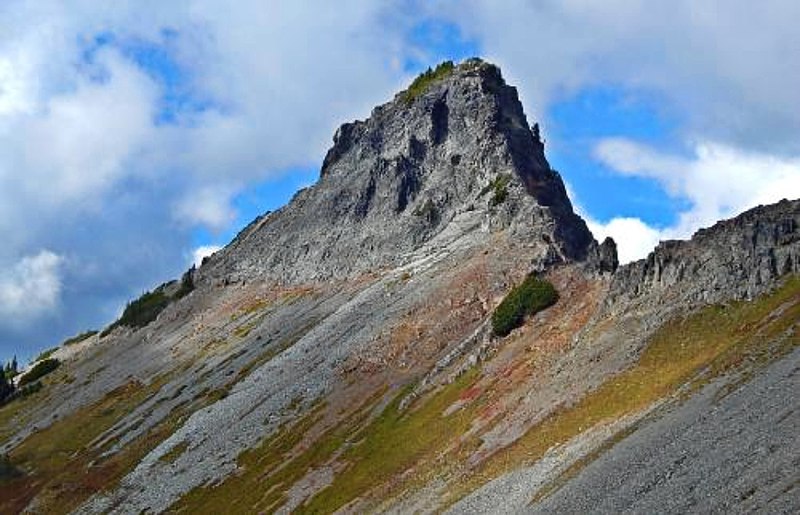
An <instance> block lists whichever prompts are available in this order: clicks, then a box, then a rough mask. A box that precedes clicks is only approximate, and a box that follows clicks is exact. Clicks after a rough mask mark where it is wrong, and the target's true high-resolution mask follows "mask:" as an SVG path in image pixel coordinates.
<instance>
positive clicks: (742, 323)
mask: <svg viewBox="0 0 800 515" xmlns="http://www.w3.org/2000/svg"><path fill="white" fill-rule="evenodd" d="M798 320H800V278H798V277H797V276H794V277H791V278H789V279H788V280H787V281H786V283H785V284H784V285H783V286H782V287H781V288H780V289H779V290H777V291H776V292H774V293H773V294H771V295H768V296H765V297H762V298H760V299H758V300H756V301H753V302H736V303H731V304H729V305H727V306H710V307H707V308H704V309H702V310H700V311H699V312H698V313H696V314H694V315H691V316H689V317H687V318H684V319H678V320H673V321H672V322H670V323H667V324H666V325H665V326H663V327H662V328H661V329H660V330H659V331H658V332H657V333H656V334H655V335H654V337H653V338H652V339H651V341H650V343H649V345H648V346H647V348H646V349H645V351H644V352H643V354H642V356H641V357H640V359H639V361H638V362H637V363H636V364H635V365H634V366H633V367H631V368H630V369H628V370H626V371H624V372H622V373H620V374H618V375H617V376H615V377H612V378H610V379H609V380H608V381H606V382H605V383H604V384H602V385H601V386H600V387H599V388H597V389H596V390H594V391H592V392H590V393H588V394H587V395H586V396H584V397H583V398H582V399H580V400H578V401H577V402H576V403H575V404H573V405H572V406H569V407H564V408H562V409H560V410H558V411H556V412H555V413H554V414H552V415H551V416H550V417H548V418H547V419H545V420H544V421H543V422H542V423H540V424H538V425H536V426H534V427H533V428H531V429H530V430H529V431H528V432H527V433H526V434H525V435H524V436H523V437H522V438H520V439H519V440H518V441H516V442H515V443H514V444H513V445H511V446H509V447H507V448H505V449H503V450H502V451H500V452H498V453H496V454H495V455H493V456H492V457H491V458H490V459H488V460H486V461H485V462H484V463H483V464H482V466H481V467H479V468H478V469H476V470H474V471H472V472H470V473H469V474H467V475H466V476H465V477H463V478H462V479H463V481H462V482H460V484H459V485H458V486H457V487H456V488H454V491H453V494H454V495H453V497H452V500H453V501H454V500H457V499H458V498H461V497H463V496H464V495H465V494H466V493H468V492H470V491H472V490H474V489H475V488H477V487H479V486H480V485H481V484H483V483H485V482H486V481H487V480H489V479H492V478H495V477H498V476H499V475H501V474H503V473H505V472H509V471H511V470H513V469H515V468H519V467H521V466H524V465H529V464H532V463H534V462H536V461H537V460H538V459H539V458H541V457H542V456H543V455H544V453H545V452H546V451H547V450H548V449H550V448H551V447H553V446H555V445H558V444H560V443H563V442H566V441H567V440H569V439H570V438H573V437H575V436H577V435H578V434H580V433H581V432H582V431H584V430H587V429H589V428H591V427H594V426H596V425H597V424H602V423H604V422H607V421H611V420H615V419H618V418H620V417H622V416H624V415H627V414H630V413H634V412H636V411H638V410H641V409H643V408H645V407H647V406H649V405H650V404H652V403H653V402H655V401H657V400H659V399H661V398H664V397H665V396H668V395H672V394H675V393H677V391H678V389H679V388H680V387H682V386H685V385H688V386H690V387H692V388H697V387H699V386H701V385H702V384H705V383H706V382H707V381H708V380H710V379H712V378H714V377H718V376H719V375H721V374H723V373H725V372H727V371H729V370H731V369H734V368H736V369H739V370H741V371H742V372H744V374H745V376H746V375H747V374H749V373H752V371H753V370H754V368H755V367H757V366H759V365H762V364H764V363H767V362H769V361H771V360H773V359H775V358H776V357H779V356H781V355H784V354H785V352H787V351H788V350H790V349H792V348H794V347H795V346H797V345H798V343H800V337H798V334H797V332H796V330H797V327H796V326H797V322H798ZM744 365H748V367H749V368H748V367H744Z"/></svg>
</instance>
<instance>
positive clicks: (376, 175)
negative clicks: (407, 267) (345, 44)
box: [199, 59, 596, 284]
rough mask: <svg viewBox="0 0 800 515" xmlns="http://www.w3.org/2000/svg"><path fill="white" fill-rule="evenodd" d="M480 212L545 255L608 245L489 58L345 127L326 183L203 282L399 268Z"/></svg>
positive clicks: (247, 233) (286, 280)
mask: <svg viewBox="0 0 800 515" xmlns="http://www.w3.org/2000/svg"><path fill="white" fill-rule="evenodd" d="M472 211H475V212H478V213H479V214H481V215H483V216H482V222H481V223H482V225H483V226H484V227H485V228H486V229H487V230H490V231H491V230H499V229H503V228H508V227H512V228H513V229H514V230H515V231H517V232H518V233H519V236H520V239H521V240H528V241H530V242H533V243H535V244H537V245H539V246H541V247H542V252H541V255H542V256H543V258H542V259H543V260H544V261H570V260H581V259H584V258H586V257H587V255H588V254H589V253H590V251H591V250H592V249H595V247H596V243H595V242H594V240H593V238H592V235H591V233H590V232H589V230H588V228H587V227H586V224H585V223H584V222H583V220H582V219H581V218H580V217H578V216H577V215H576V214H575V213H574V212H573V209H572V205H571V203H570V201H569V198H568V197H567V194H566V190H565V188H564V184H563V182H562V180H561V177H560V176H559V175H558V173H557V172H555V171H554V170H552V169H551V168H550V165H549V164H548V162H547V160H546V159H545V156H544V145H543V143H542V142H541V141H540V140H539V138H538V135H534V132H532V130H531V128H530V127H529V125H528V122H527V120H526V118H525V114H524V113H523V110H522V104H521V103H520V101H519V98H518V97H517V91H516V89H515V88H514V87H512V86H509V85H507V84H506V83H505V81H504V80H503V77H502V75H501V74H500V70H499V69H498V68H497V67H496V66H494V65H491V64H488V63H485V62H483V61H481V60H478V59H472V60H469V61H466V62H465V63H462V64H460V65H458V66H456V67H455V68H454V70H453V71H452V72H451V73H450V74H449V75H448V76H446V77H442V78H439V79H438V80H435V81H434V82H433V83H431V84H429V85H428V86H427V88H426V89H425V90H424V92H422V93H421V94H419V95H417V96H415V97H410V96H409V95H407V94H403V93H401V94H398V95H397V96H396V97H395V98H394V100H392V101H391V102H388V103H386V104H384V105H381V106H378V107H376V108H375V109H374V110H373V111H372V115H371V116H370V117H369V119H367V120H365V121H355V122H352V123H346V124H344V125H342V126H341V127H340V128H339V129H338V130H337V131H336V135H335V136H334V144H333V147H332V148H331V149H330V150H329V151H328V153H327V156H326V157H325V161H324V163H323V166H322V171H321V174H320V179H319V182H318V183H317V184H315V185H314V186H311V187H309V188H306V189H304V190H302V191H300V192H299V193H297V195H295V197H294V198H293V199H292V201H291V202H290V203H289V204H288V205H287V206H286V207H284V208H283V209H280V210H278V211H276V212H274V213H271V214H269V215H266V216H264V217H262V218H260V219H257V220H256V221H254V222H253V223H252V224H251V225H250V226H249V227H248V228H246V229H245V230H244V231H242V233H241V234H240V235H239V236H238V237H237V238H236V239H235V240H234V241H233V242H232V244H231V245H230V246H228V247H227V248H226V249H225V250H224V251H222V252H220V253H218V254H217V255H215V256H214V257H213V258H212V259H211V260H210V261H209V262H208V264H207V266H204V267H203V268H202V269H201V273H200V274H199V276H200V282H203V281H209V280H215V279H216V280H222V281H225V282H230V281H239V280H243V279H244V280H246V279H248V278H254V277H258V278H262V279H264V278H266V279H267V280H274V281H275V282H279V283H282V284H297V283H302V282H309V281H321V280H329V279H338V278H345V277H351V276H354V275H358V274H359V273H363V272H369V271H375V270H379V269H382V268H386V267H390V266H397V265H400V264H403V262H404V259H407V257H408V255H409V254H410V253H411V252H413V251H414V250H416V249H419V248H420V247H421V246H422V245H423V244H425V243H426V242H428V241H430V240H431V239H432V238H433V237H435V236H436V235H437V234H439V233H441V232H442V231H443V230H444V229H445V228H447V226H448V225H449V224H450V223H451V222H452V221H453V220H454V218H456V217H457V216H458V215H459V214H463V213H465V212H472ZM595 253H596V252H595Z"/></svg>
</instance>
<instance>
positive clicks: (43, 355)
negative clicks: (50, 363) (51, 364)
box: [33, 347, 58, 361]
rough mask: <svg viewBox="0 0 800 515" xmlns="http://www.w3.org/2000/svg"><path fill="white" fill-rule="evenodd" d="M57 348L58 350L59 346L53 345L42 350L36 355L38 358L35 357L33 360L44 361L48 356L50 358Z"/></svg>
mask: <svg viewBox="0 0 800 515" xmlns="http://www.w3.org/2000/svg"><path fill="white" fill-rule="evenodd" d="M57 350H58V347H53V348H52V349H46V350H43V351H42V352H40V353H39V355H38V356H36V359H34V360H33V361H44V360H46V359H47V358H49V357H50V356H51V355H52V354H53V353H54V352H55V351H57Z"/></svg>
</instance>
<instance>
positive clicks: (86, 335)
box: [61, 331, 97, 347]
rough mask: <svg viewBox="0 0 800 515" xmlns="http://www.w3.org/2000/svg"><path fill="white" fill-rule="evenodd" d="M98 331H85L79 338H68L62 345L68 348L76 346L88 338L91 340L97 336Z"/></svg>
mask: <svg viewBox="0 0 800 515" xmlns="http://www.w3.org/2000/svg"><path fill="white" fill-rule="evenodd" d="M96 334H97V331H85V332H83V333H81V334H79V335H77V336H73V337H72V338H68V339H66V340H64V343H62V344H61V345H63V346H65V347H66V346H68V345H75V344H76V343H80V342H82V341H83V340H85V339H87V338H91V337H92V336H94V335H96Z"/></svg>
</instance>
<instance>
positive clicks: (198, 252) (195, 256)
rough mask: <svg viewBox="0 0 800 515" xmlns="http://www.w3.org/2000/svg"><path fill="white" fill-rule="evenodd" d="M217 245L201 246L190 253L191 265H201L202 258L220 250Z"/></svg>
mask: <svg viewBox="0 0 800 515" xmlns="http://www.w3.org/2000/svg"><path fill="white" fill-rule="evenodd" d="M221 249H222V247H220V246H219V245H201V246H199V247H197V248H196V249H194V251H192V263H193V264H194V266H200V265H201V264H202V263H203V258H206V257H208V256H210V255H211V254H213V253H215V252H217V251H219V250H221Z"/></svg>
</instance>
